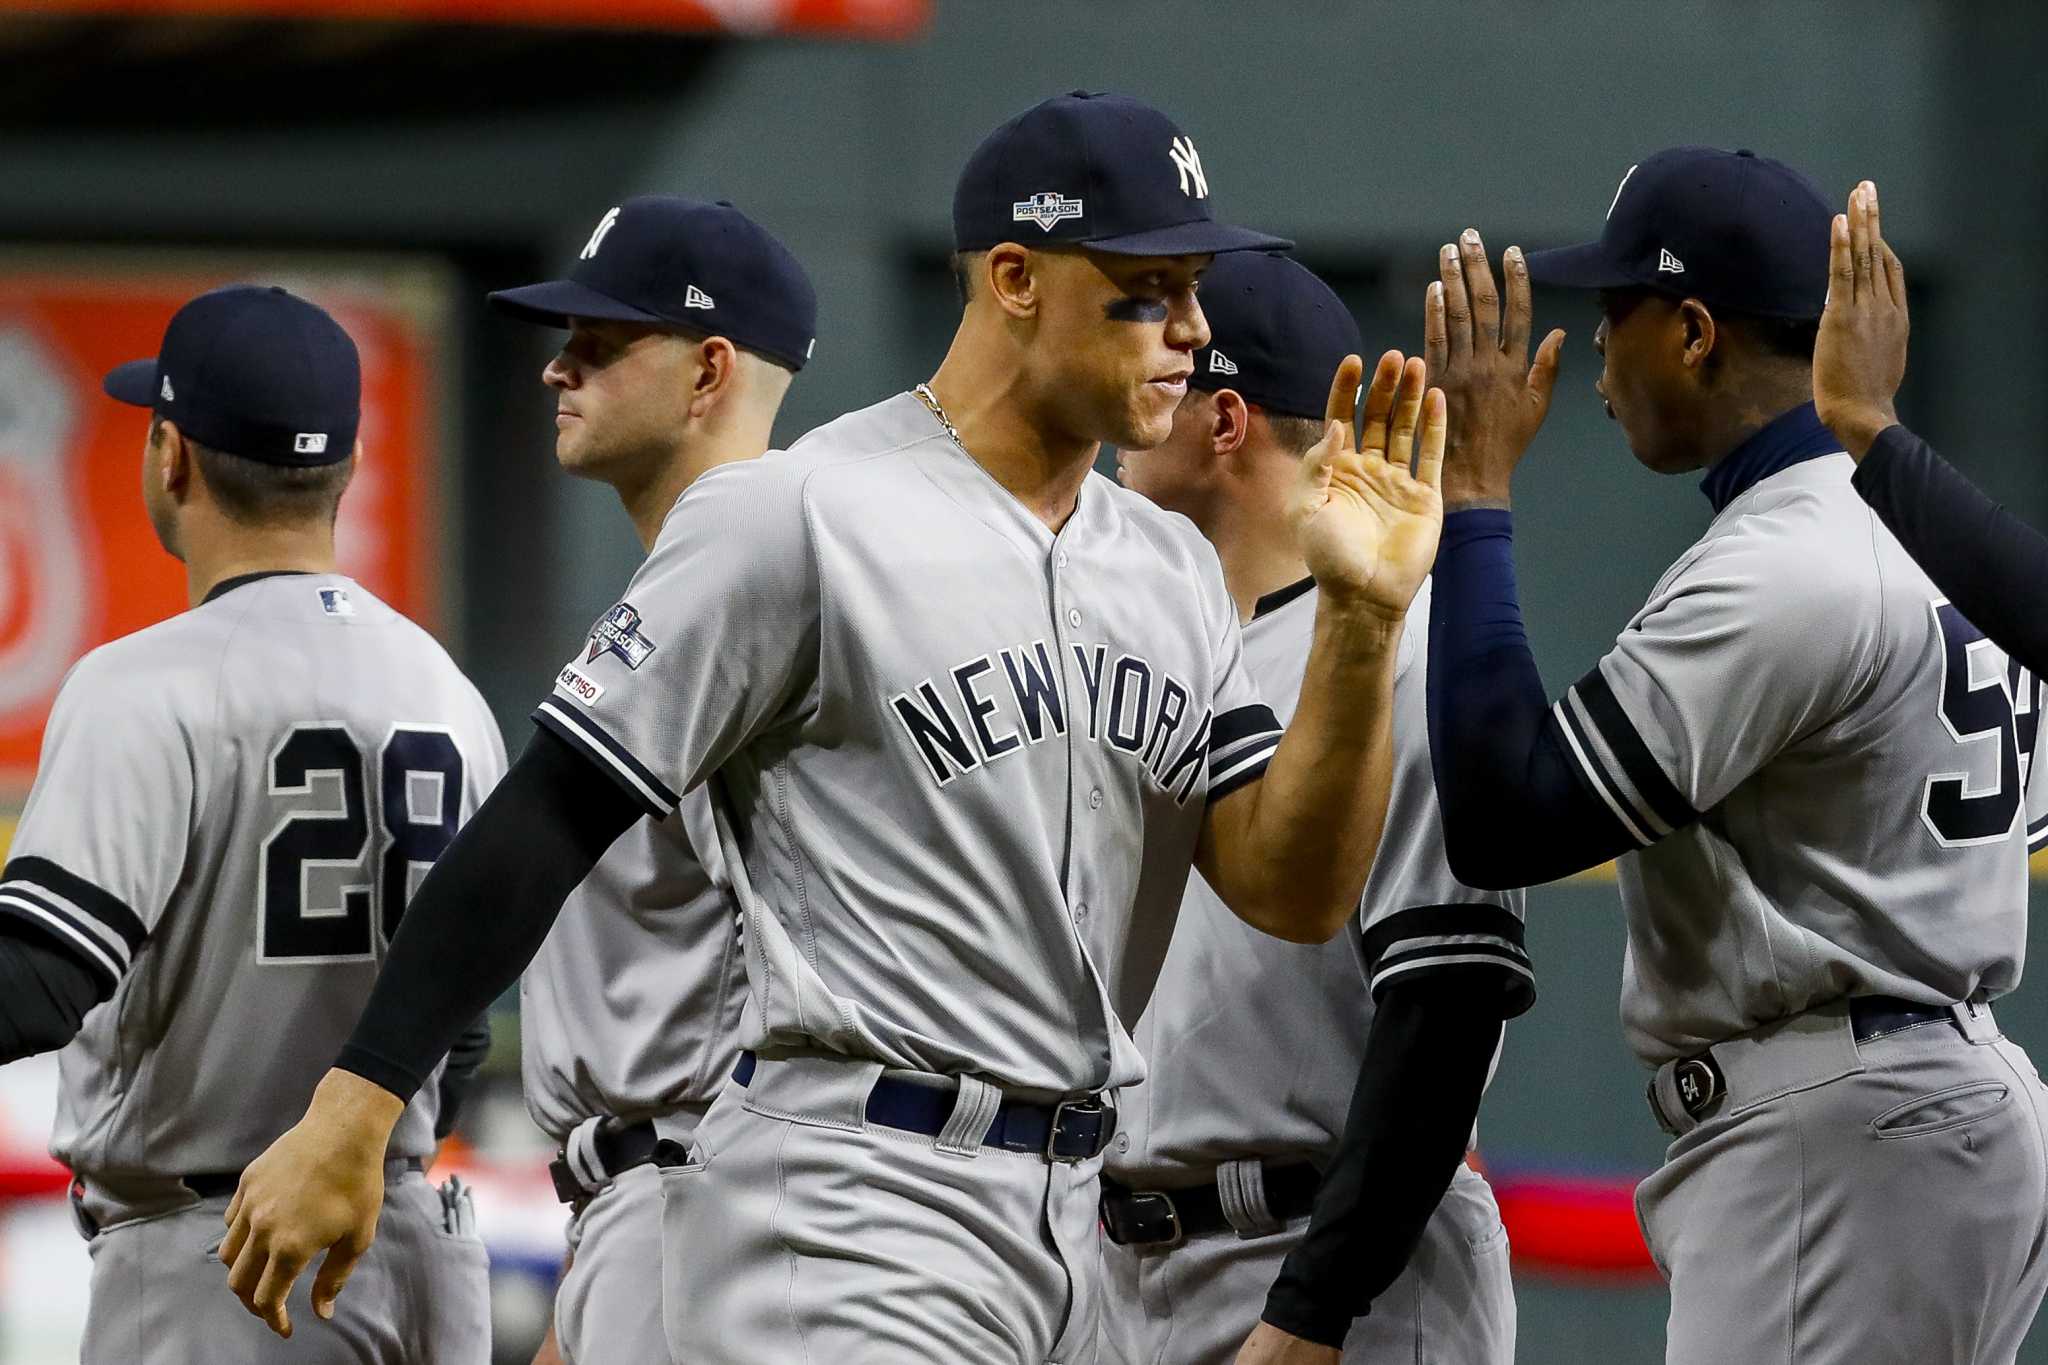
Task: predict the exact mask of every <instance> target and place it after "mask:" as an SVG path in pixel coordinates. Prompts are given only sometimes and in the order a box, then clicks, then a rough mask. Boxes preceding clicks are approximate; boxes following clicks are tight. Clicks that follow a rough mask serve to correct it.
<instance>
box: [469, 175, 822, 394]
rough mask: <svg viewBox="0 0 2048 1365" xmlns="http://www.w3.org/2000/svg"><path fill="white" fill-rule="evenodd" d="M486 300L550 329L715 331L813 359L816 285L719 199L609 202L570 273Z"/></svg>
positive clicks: (779, 355) (778, 357)
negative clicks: (598, 322) (577, 322)
mask: <svg viewBox="0 0 2048 1365" xmlns="http://www.w3.org/2000/svg"><path fill="white" fill-rule="evenodd" d="M490 300H491V306H492V307H494V308H496V309H498V310H499V311H500V312H504V313H510V314H511V315H512V316H514V317H517V318H523V319H525V320H526V321H528V322H538V323H542V324H544V325H546V326H549V327H567V326H568V325H569V319H571V318H601V319H606V320H609V321H613V322H644V323H649V324H651V325H653V326H657V327H678V328H682V329H684V330H686V331H690V332H696V333H699V334H701V335H704V336H721V337H724V338H725V339H726V340H728V341H730V342H732V343H733V344H734V345H735V346H744V347H746V348H747V349H748V350H750V351H758V352H760V353H761V354H762V355H764V356H767V357H768V358H769V359H770V360H773V361H775V362H777V363H778V364H781V365H786V366H788V367H789V368H790V369H792V370H801V369H802V368H803V367H804V362H805V361H807V360H809V359H810V358H811V347H812V346H813V344H814V343H815V342H816V339H817V335H818V291H817V290H816V289H814V288H812V286H811V277H810V276H809V275H808V274H806V273H805V272H804V268H803V265H802V263H801V262H799V261H798V260H797V258H796V257H795V255H794V254H792V253H791V252H790V249H789V248H788V247H786V246H784V245H783V244H782V243H781V242H779V241H777V240H776V239H775V238H774V237H773V236H772V235H771V234H770V233H769V232H768V230H767V229H766V228H764V227H762V226H761V225H760V224H759V223H756V222H755V221H754V220H753V219H751V218H749V217H747V215H746V214H744V213H741V212H740V211H739V210H738V209H736V208H734V207H733V206H732V205H731V204H728V203H726V202H725V201H724V200H720V201H719V202H718V203H715V204H707V203H703V202H701V201H699V200H696V199H685V198H683V197H681V196H680V195H673V194H644V195H641V196H639V197H638V198H634V199H628V200H627V201H626V202H625V203H623V204H620V205H618V206H617V207H615V208H612V209H608V210H607V211H606V212H605V215H604V216H603V217H602V218H600V219H598V220H597V226H596V227H595V228H593V229H592V230H591V233H590V240H589V241H587V242H585V243H584V244H583V250H582V252H581V253H580V254H579V255H578V256H577V258H576V264H575V265H574V266H573V267H571V268H570V270H569V278H567V279H565V280H550V281H548V282H547V283H545V284H529V285H526V286H524V287H522V288H519V289H500V290H498V291H497V292H496V293H494V294H492V295H491V296H490Z"/></svg>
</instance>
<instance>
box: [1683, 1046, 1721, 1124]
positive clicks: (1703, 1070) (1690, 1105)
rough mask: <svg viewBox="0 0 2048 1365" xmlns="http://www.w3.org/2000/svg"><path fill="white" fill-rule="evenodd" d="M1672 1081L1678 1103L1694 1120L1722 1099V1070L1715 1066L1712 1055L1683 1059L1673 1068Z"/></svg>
mask: <svg viewBox="0 0 2048 1365" xmlns="http://www.w3.org/2000/svg"><path fill="white" fill-rule="evenodd" d="M1671 1079H1672V1082H1673V1083H1674V1085H1675V1086H1676V1088H1677V1090H1678V1102H1679V1103H1680V1104H1681V1105H1683V1106H1685V1112H1686V1113H1687V1114H1689V1115H1691V1116H1692V1117H1693V1118H1698V1117H1699V1116H1700V1115H1701V1114H1703V1113H1705V1112H1706V1111H1707V1106H1709V1105H1711V1104H1712V1103H1713V1102H1714V1101H1715V1100H1717V1099H1720V1098H1721V1069H1720V1068H1719V1067H1717V1066H1715V1065H1714V1062H1713V1058H1712V1056H1711V1055H1710V1054H1706V1053H1702V1054H1701V1055H1699V1056H1697V1057H1687V1058H1685V1059H1683V1060H1682V1061H1680V1062H1679V1063H1678V1065H1677V1066H1675V1067H1673V1068H1672V1071H1671Z"/></svg>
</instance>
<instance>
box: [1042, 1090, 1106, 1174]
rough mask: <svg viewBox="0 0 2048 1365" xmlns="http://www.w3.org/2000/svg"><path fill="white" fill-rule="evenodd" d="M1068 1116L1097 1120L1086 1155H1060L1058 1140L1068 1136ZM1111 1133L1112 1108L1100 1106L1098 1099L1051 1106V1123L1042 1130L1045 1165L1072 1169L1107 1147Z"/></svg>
mask: <svg viewBox="0 0 2048 1365" xmlns="http://www.w3.org/2000/svg"><path fill="white" fill-rule="evenodd" d="M1069 1114H1075V1115H1078V1116H1080V1117H1083V1118H1093V1119H1096V1120H1098V1122H1097V1124H1096V1126H1095V1143H1094V1146H1093V1148H1092V1149H1091V1150H1090V1151H1089V1152H1088V1153H1087V1154H1086V1155H1081V1156H1062V1155H1060V1152H1059V1145H1060V1138H1061V1137H1063V1136H1065V1135H1066V1133H1067V1132H1068V1129H1067V1126H1066V1124H1067V1115H1069ZM1105 1115H1106V1116H1107V1119H1106V1121H1105V1120H1104V1116H1105ZM1115 1131H1116V1106H1115V1105H1113V1104H1104V1103H1103V1102H1102V1101H1101V1100H1100V1099H1098V1098H1096V1097H1095V1096H1093V1095H1091V1096H1089V1097H1088V1098H1087V1099H1085V1100H1062V1101H1060V1103H1058V1104H1056V1105H1054V1106H1053V1110H1052V1123H1051V1125H1050V1126H1048V1127H1047V1128H1046V1130H1045V1159H1046V1160H1047V1161H1048V1162H1053V1163H1056V1164H1058V1165H1062V1166H1072V1165H1076V1164H1078V1163H1080V1162H1083V1161H1086V1160H1088V1158H1089V1157H1093V1156H1097V1155H1100V1154H1101V1152H1102V1149H1103V1148H1105V1147H1107V1146H1108V1145H1109V1135H1110V1134H1111V1133H1114V1132H1115Z"/></svg>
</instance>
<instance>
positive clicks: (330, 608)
mask: <svg viewBox="0 0 2048 1365" xmlns="http://www.w3.org/2000/svg"><path fill="white" fill-rule="evenodd" d="M320 610H322V611H324V612H326V613H327V614H328V615H329V616H354V615H355V614H356V604H355V603H353V602H351V601H349V600H348V592H347V590H346V589H343V588H322V589H320Z"/></svg>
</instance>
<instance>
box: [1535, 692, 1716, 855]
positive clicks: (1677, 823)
mask: <svg viewBox="0 0 2048 1365" xmlns="http://www.w3.org/2000/svg"><path fill="white" fill-rule="evenodd" d="M1551 709H1552V714H1553V715H1555V716H1559V717H1562V718H1563V721H1564V724H1565V727H1566V730H1567V732H1568V738H1570V739H1571V741H1572V743H1571V745H1570V747H1571V748H1572V749H1573V750H1574V751H1575V753H1576V754H1577V756H1578V758H1579V761H1580V763H1581V764H1582V765H1583V766H1584V767H1585V769H1586V772H1587V774H1588V776H1590V777H1591V778H1592V779H1593V781H1594V784H1595V786H1596V789H1597V791H1598V793H1599V795H1600V796H1601V797H1602V799H1603V800H1605V801H1606V802H1607V803H1608V805H1609V806H1610V807H1612V808H1613V809H1614V812H1615V814H1616V815H1617V816H1619V817H1620V818H1621V821H1622V823H1623V824H1624V825H1626V826H1627V827H1628V829H1629V832H1630V834H1632V835H1633V836H1634V837H1635V840H1636V842H1637V843H1638V844H1641V845H1643V846H1644V847H1648V846H1649V845H1651V844H1653V843H1655V842H1656V841H1657V840H1659V839H1661V838H1663V837H1664V836H1665V835H1667V834H1670V833H1671V832H1673V831H1674V830H1678V829H1683V828H1684V827H1685V826H1687V825H1689V824H1691V823H1692V822H1693V821H1695V820H1697V819H1699V812H1698V811H1696V810H1694V809H1693V806H1692V803H1691V802H1690V801H1688V800H1686V798H1685V795H1684V793H1682V792H1680V791H1679V790H1678V787H1677V786H1676V785H1675V784H1674V783H1673V782H1672V781H1671V779H1670V778H1669V777H1667V776H1665V773H1664V769H1663V767H1662V766H1660V765H1659V764H1658V762H1657V759H1656V756H1655V755H1654V754H1652V753H1651V752H1650V746H1649V745H1647V744H1645V743H1644V742H1643V737H1642V736H1641V735H1640V734H1638V733H1637V732H1636V727H1635V724H1634V723H1633V722H1632V721H1630V720H1629V718H1628V713H1627V712H1626V711H1624V710H1622V709H1621V702H1620V701H1619V700H1617V699H1616V698H1615V695H1614V689H1613V687H1612V686H1610V685H1609V684H1608V681H1607V677H1606V675H1605V674H1603V673H1602V672H1601V671H1600V669H1599V668H1598V667H1597V666H1596V667H1595V668H1594V669H1593V670H1592V671H1591V672H1590V673H1588V674H1586V676H1585V677H1583V678H1581V679H1579V681H1578V682H1576V683H1574V684H1573V685H1572V689H1571V691H1570V692H1568V693H1566V694H1565V697H1564V699H1563V700H1562V701H1560V702H1559V703H1558V704H1557V705H1556V706H1554V707H1553V708H1551ZM1581 711H1583V712H1584V715H1583V717H1581V715H1580V712H1581ZM1603 750H1604V752H1603Z"/></svg>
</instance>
